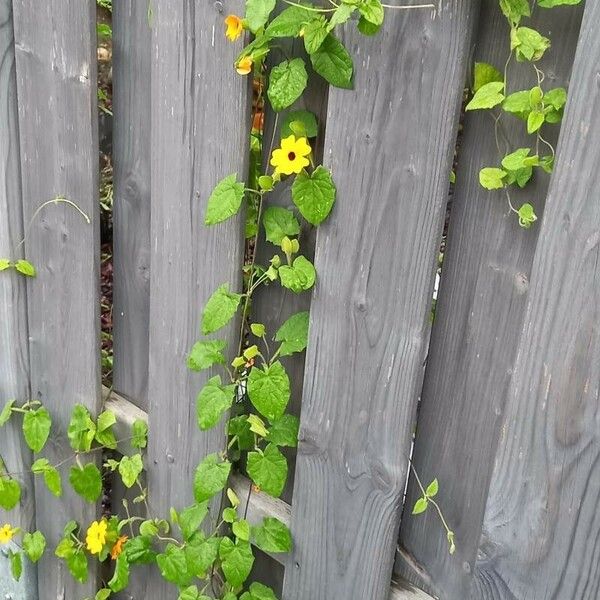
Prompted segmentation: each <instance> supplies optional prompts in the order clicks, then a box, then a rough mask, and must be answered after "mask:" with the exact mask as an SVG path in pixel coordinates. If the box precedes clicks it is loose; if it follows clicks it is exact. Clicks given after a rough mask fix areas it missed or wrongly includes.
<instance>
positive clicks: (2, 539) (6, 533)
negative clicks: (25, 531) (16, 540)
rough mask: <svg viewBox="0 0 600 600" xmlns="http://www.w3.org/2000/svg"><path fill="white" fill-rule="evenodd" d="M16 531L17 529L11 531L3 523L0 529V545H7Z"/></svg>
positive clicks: (6, 524)
mask: <svg viewBox="0 0 600 600" xmlns="http://www.w3.org/2000/svg"><path fill="white" fill-rule="evenodd" d="M18 531H19V530H18V529H13V528H12V527H11V526H10V525H9V524H8V523H5V524H4V525H3V526H2V527H0V544H8V542H10V541H11V540H12V539H13V537H14V536H15V534H16V533H17V532H18Z"/></svg>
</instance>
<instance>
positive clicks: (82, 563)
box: [66, 550, 88, 583]
mask: <svg viewBox="0 0 600 600" xmlns="http://www.w3.org/2000/svg"><path fill="white" fill-rule="evenodd" d="M66 561H67V567H68V569H69V572H70V573H71V575H72V576H73V578H74V579H75V580H76V581H79V583H85V582H86V581H87V580H88V561H87V556H86V555H85V552H84V551H83V550H74V551H73V554H71V555H70V556H68V557H67V559H66Z"/></svg>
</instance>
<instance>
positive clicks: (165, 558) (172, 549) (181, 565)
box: [156, 544, 191, 586]
mask: <svg viewBox="0 0 600 600" xmlns="http://www.w3.org/2000/svg"><path fill="white" fill-rule="evenodd" d="M156 564H157V565H158V569H159V571H160V574H161V575H162V577H163V579H165V580H166V581H169V582H170V583H174V584H175V585H179V586H185V585H187V584H188V583H190V580H191V577H190V574H189V573H188V568H187V561H186V558H185V552H184V550H183V548H179V547H178V546H175V544H167V547H166V549H165V552H164V553H163V554H159V555H157V557H156Z"/></svg>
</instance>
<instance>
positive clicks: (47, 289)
mask: <svg viewBox="0 0 600 600" xmlns="http://www.w3.org/2000/svg"><path fill="white" fill-rule="evenodd" d="M13 8H14V22H15V41H16V64H17V84H18V97H19V128H20V150H21V151H20V156H21V173H22V183H23V206H24V220H25V222H28V221H29V220H30V219H31V218H32V216H33V214H34V213H35V211H36V209H38V207H39V206H40V205H41V204H42V203H43V202H45V201H47V200H49V199H51V198H54V197H56V196H59V195H64V196H65V197H66V198H68V199H69V200H71V201H73V202H75V203H76V204H77V205H78V206H79V207H80V209H81V210H82V211H84V212H85V213H87V215H89V218H90V219H91V224H88V223H86V222H85V221H84V219H83V218H82V216H81V215H80V214H79V213H78V212H77V211H76V210H74V209H73V208H71V207H69V206H65V205H64V204H62V205H53V206H49V207H46V208H45V209H44V210H43V212H42V213H40V214H39V215H38V217H37V218H36V219H35V221H34V223H33V226H32V228H31V230H30V232H29V235H28V237H27V240H26V243H25V253H26V256H27V257H28V258H29V259H30V260H31V261H32V262H33V263H34V265H35V266H36V268H37V272H38V275H37V277H36V278H35V279H32V280H30V281H29V282H28V291H27V304H28V317H29V353H30V360H31V396H32V397H33V398H36V399H39V400H41V401H42V402H43V403H44V404H45V405H46V406H47V407H48V409H49V410H50V412H51V414H52V415H53V419H54V425H55V427H54V429H53V432H52V435H51V438H52V439H51V441H50V442H49V444H48V446H47V448H46V449H45V450H44V456H46V457H48V459H49V460H50V461H51V462H53V461H56V462H58V461H59V460H61V459H64V458H66V457H68V456H69V455H70V454H71V452H72V451H71V449H70V447H69V444H68V442H67V441H66V427H67V424H68V421H69V419H70V413H71V408H72V406H73V405H74V404H75V403H81V404H84V405H86V406H87V407H88V408H89V409H90V410H91V411H92V412H93V413H96V412H97V409H98V408H99V407H100V404H101V397H100V369H99V362H100V361H99V293H98V291H99V290H98V282H99V227H98V146H97V115H96V104H97V94H96V22H95V9H96V3H95V2H94V1H93V0H85V1H83V2H82V0H50V1H47V2H43V3H39V2H34V1H32V0H15V1H14V2H13ZM86 460H90V461H91V460H98V458H94V459H86ZM63 480H64V483H65V484H66V485H64V488H65V489H64V494H63V497H62V499H60V500H59V499H56V498H54V497H53V496H51V495H50V493H49V492H48V491H47V490H46V489H45V486H44V484H43V482H42V483H41V484H39V485H38V483H39V482H36V486H35V494H36V525H37V527H38V529H40V530H42V531H43V532H44V533H45V534H47V536H48V549H49V550H48V552H46V554H45V556H44V557H43V558H42V560H41V561H40V563H39V567H38V576H39V597H40V599H42V600H46V599H48V600H50V599H52V600H55V599H56V598H80V597H83V596H85V595H94V593H95V591H96V581H95V576H94V572H93V570H92V573H91V575H90V577H89V581H88V583H87V584H86V585H80V584H78V583H75V581H74V580H73V578H72V577H71V575H70V574H69V573H68V571H67V569H66V566H65V565H64V563H63V562H61V563H60V564H57V559H56V558H55V557H54V555H53V550H52V549H53V548H55V547H56V544H57V542H58V540H59V538H60V536H61V534H62V529H63V526H64V524H65V523H66V522H67V521H68V520H69V519H76V520H77V521H78V522H79V523H81V524H82V526H83V527H87V525H88V524H89V522H90V521H92V520H94V519H95V518H97V517H98V512H97V506H95V505H94V504H86V503H85V502H84V501H83V500H82V499H81V498H79V497H78V496H76V495H75V493H74V492H73V491H70V488H69V486H68V484H67V482H66V473H65V472H64V471H63Z"/></svg>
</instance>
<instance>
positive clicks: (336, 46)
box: [310, 4, 354, 89]
mask: <svg viewBox="0 0 600 600" xmlns="http://www.w3.org/2000/svg"><path fill="white" fill-rule="evenodd" d="M342 7H347V5H346V4H341V5H340V7H339V8H338V10H340V9H342ZM352 10H354V9H353V8H352ZM310 61H311V63H312V66H313V69H314V70H315V72H316V73H318V74H319V75H320V76H321V77H323V79H325V80H326V81H328V82H329V83H330V84H331V85H334V86H335V87H339V88H346V89H350V88H351V87H352V73H353V70H354V66H353V63H352V57H351V56H350V54H348V51H347V50H346V48H344V46H343V44H342V43H341V42H340V41H339V40H338V39H337V38H336V37H335V36H334V35H333V34H331V33H330V34H329V35H328V36H327V37H326V38H325V40H324V41H323V43H322V44H321V46H320V47H319V49H318V50H317V51H316V52H314V53H313V54H311V55H310Z"/></svg>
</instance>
